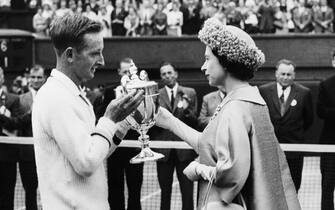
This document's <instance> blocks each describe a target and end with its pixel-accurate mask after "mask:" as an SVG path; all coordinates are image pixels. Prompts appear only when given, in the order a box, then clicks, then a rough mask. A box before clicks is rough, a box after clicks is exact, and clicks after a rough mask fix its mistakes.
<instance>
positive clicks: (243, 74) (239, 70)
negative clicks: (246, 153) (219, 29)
mask: <svg viewBox="0 0 335 210" xmlns="http://www.w3.org/2000/svg"><path fill="white" fill-rule="evenodd" d="M212 52H213V54H214V55H215V57H217V58H218V60H219V62H220V64H221V65H222V66H223V67H226V68H227V72H229V74H230V75H232V76H233V77H235V78H236V79H239V80H242V81H248V80H250V79H251V78H253V77H254V70H252V69H250V68H248V67H247V66H245V65H244V64H242V63H238V62H233V61H228V60H227V57H226V56H224V55H219V54H218V52H217V50H216V49H212Z"/></svg>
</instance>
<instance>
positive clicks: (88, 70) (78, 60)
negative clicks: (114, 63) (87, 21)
mask: <svg viewBox="0 0 335 210" xmlns="http://www.w3.org/2000/svg"><path fill="white" fill-rule="evenodd" d="M83 39H84V43H85V47H84V48H83V49H82V50H81V51H77V50H76V49H73V53H74V55H73V63H72V66H73V68H74V74H75V76H76V77H77V79H78V80H79V81H80V82H85V81H87V80H90V79H93V77H94V73H95V71H96V69H97V68H99V67H101V66H103V65H104V64H105V61H104V57H103V55H102V50H103V48H104V42H103V36H102V34H101V33H89V34H85V35H84V37H83Z"/></svg>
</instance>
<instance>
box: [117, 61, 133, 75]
mask: <svg viewBox="0 0 335 210" xmlns="http://www.w3.org/2000/svg"><path fill="white" fill-rule="evenodd" d="M131 65H132V63H129V62H121V63H120V68H119V69H118V73H119V75H120V77H122V76H124V75H128V74H129V68H130V67H131Z"/></svg>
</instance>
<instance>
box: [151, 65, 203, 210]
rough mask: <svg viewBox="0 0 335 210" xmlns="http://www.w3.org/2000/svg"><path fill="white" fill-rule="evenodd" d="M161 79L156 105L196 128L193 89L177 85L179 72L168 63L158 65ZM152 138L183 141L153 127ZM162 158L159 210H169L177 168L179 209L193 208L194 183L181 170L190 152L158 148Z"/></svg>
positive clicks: (168, 132)
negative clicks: (179, 193)
mask: <svg viewBox="0 0 335 210" xmlns="http://www.w3.org/2000/svg"><path fill="white" fill-rule="evenodd" d="M160 76H161V80H162V83H163V84H164V87H163V88H161V89H160V90H159V104H160V106H162V107H164V108H166V109H168V110H169V111H170V112H171V113H172V114H173V115H174V116H176V117H178V118H179V119H180V120H182V121H183V122H185V123H186V124H188V125H190V126H192V127H196V124H197V117H196V116H197V115H196V113H197V95H196V92H195V90H194V89H193V88H189V87H184V86H181V85H179V84H178V83H177V78H178V72H177V71H176V69H175V67H174V66H173V65H172V64H171V63H168V62H164V63H163V64H162V65H161V66H160ZM151 137H152V139H157V140H167V141H182V140H181V139H180V138H179V137H177V136H176V135H174V134H173V133H172V132H170V131H168V130H164V129H159V128H158V127H155V128H154V129H152V132H151ZM156 151H158V152H160V153H162V154H164V156H165V157H164V158H163V159H161V160H158V161H157V173H158V182H159V186H160V188H161V191H162V193H161V207H160V209H161V210H169V209H170V204H171V190H172V182H173V172H174V169H175V168H176V171H177V177H178V180H179V185H180V190H181V195H182V209H183V210H191V209H194V208H193V182H192V181H190V180H189V179H187V177H186V176H185V175H184V174H183V170H184V168H185V167H186V166H187V165H188V164H189V163H190V162H191V161H193V160H194V158H195V156H196V155H195V152H194V151H193V150H180V149H178V150H176V149H157V150H156Z"/></svg>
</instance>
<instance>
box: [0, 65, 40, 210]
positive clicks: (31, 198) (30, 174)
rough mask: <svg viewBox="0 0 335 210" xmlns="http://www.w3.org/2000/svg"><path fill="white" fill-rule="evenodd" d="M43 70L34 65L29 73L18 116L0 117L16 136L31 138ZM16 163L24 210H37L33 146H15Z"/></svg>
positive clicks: (36, 181) (36, 183) (21, 96)
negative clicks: (35, 104) (13, 130)
mask: <svg viewBox="0 0 335 210" xmlns="http://www.w3.org/2000/svg"><path fill="white" fill-rule="evenodd" d="M45 79H46V77H45V74H44V68H43V67H42V66H40V65H35V66H34V67H32V68H31V69H30V72H29V91H28V92H26V93H24V94H22V95H20V96H19V97H20V111H19V115H18V116H14V117H10V118H9V117H7V116H6V115H2V114H1V115H0V121H1V123H2V124H3V126H4V127H5V128H8V129H16V130H17V131H18V136H25V137H32V136H33V131H32V125H31V110H32V106H33V102H34V98H35V96H36V93H37V91H38V90H39V89H40V87H42V85H43V84H44V82H45ZM16 160H17V162H18V163H19V169H20V175H21V180H22V185H23V188H24V190H25V199H26V200H25V206H26V210H37V186H38V180H37V173H36V163H35V155H34V146H33V145H17V157H16Z"/></svg>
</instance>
